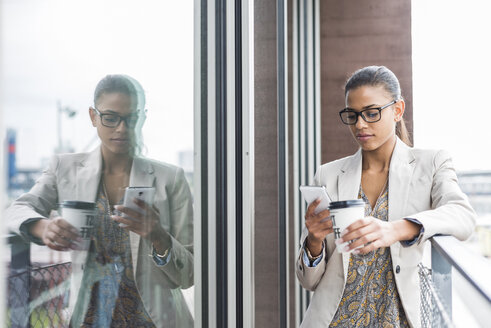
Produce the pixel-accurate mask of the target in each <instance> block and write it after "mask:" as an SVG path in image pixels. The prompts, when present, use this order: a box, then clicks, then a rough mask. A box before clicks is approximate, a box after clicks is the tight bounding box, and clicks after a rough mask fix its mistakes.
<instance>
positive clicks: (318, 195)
mask: <svg viewBox="0 0 491 328" xmlns="http://www.w3.org/2000/svg"><path fill="white" fill-rule="evenodd" d="M300 191H301V192H302V195H303V199H305V201H306V202H307V204H309V205H310V204H311V203H312V202H313V201H315V200H316V199H320V203H319V205H317V207H316V208H315V213H319V212H321V211H324V210H327V209H328V207H329V204H330V203H331V197H329V194H328V193H327V190H326V188H324V187H323V186H300Z"/></svg>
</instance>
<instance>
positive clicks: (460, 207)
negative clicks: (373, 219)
mask: <svg viewBox="0 0 491 328" xmlns="http://www.w3.org/2000/svg"><path fill="white" fill-rule="evenodd" d="M361 169H362V152H361V150H358V152H357V153H356V154H354V155H352V156H349V157H345V158H342V159H340V160H336V161H333V162H330V163H327V164H324V165H322V166H321V167H320V168H319V169H318V171H317V173H316V176H315V178H314V181H315V184H316V185H322V186H325V187H326V189H327V192H328V193H329V195H330V196H331V198H332V200H334V201H337V200H347V199H356V198H358V191H359V188H360V182H361ZM388 215H389V218H388V220H389V221H395V220H401V219H403V218H415V219H417V220H418V221H419V222H421V223H422V224H423V227H424V234H423V236H422V238H421V239H420V240H419V242H418V243H416V244H414V245H412V246H410V247H403V246H402V245H401V244H400V243H399V242H397V243H395V244H393V245H392V246H390V254H391V257H392V265H393V267H392V269H393V272H394V276H395V282H396V285H397V290H398V292H399V295H400V299H401V302H402V305H403V307H404V311H405V313H406V316H407V318H408V320H409V324H410V325H411V327H420V326H421V323H420V315H419V311H420V294H419V293H420V290H419V278H418V268H417V265H418V263H420V262H421V258H422V256H423V249H424V245H423V244H424V241H426V240H427V239H428V238H430V237H431V236H433V235H435V234H448V235H453V236H455V237H456V238H458V239H460V240H464V239H467V238H468V237H469V236H470V235H471V233H472V232H473V230H474V226H475V213H474V211H473V209H472V208H471V206H470V204H469V202H468V200H467V197H466V196H465V194H464V193H463V192H462V191H461V190H460V188H459V186H458V184H457V176H456V174H455V171H454V168H453V165H452V161H451V158H450V156H449V155H448V154H447V153H446V152H445V151H435V150H421V149H414V148H409V147H408V146H407V145H406V144H404V143H403V142H402V141H401V140H399V139H397V143H396V146H395V149H394V152H393V154H392V158H391V162H390V169H389V214H388ZM307 233H308V232H307V230H306V228H304V231H303V234H302V238H301V240H300V245H301V246H303V244H304V241H305V238H306V236H307ZM325 245H326V247H325V250H324V254H323V260H322V261H321V262H320V263H319V264H318V265H317V266H316V267H308V266H306V265H305V264H304V261H303V247H300V251H299V256H298V259H297V262H296V266H295V268H296V274H297V277H298V279H299V280H300V284H301V285H302V286H303V287H304V288H306V289H308V290H311V291H314V294H313V297H312V300H311V303H310V305H309V308H308V309H307V312H306V313H305V319H304V320H303V322H302V325H301V327H312V328H313V327H319V328H320V327H328V326H329V324H330V322H331V320H332V319H333V317H334V314H335V313H336V310H337V307H338V304H339V302H340V300H341V297H342V295H343V291H344V287H345V284H346V277H347V273H348V265H349V255H346V254H342V255H341V254H340V253H338V252H337V251H335V244H334V238H333V234H329V235H328V236H327V237H326V240H325Z"/></svg>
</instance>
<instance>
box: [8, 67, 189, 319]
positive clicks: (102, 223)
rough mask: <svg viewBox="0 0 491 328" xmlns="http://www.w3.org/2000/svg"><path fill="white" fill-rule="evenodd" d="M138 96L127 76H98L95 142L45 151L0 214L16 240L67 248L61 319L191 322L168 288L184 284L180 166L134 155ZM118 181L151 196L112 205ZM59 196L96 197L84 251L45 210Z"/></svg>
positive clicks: (70, 230) (185, 219) (185, 233)
mask: <svg viewBox="0 0 491 328" xmlns="http://www.w3.org/2000/svg"><path fill="white" fill-rule="evenodd" d="M144 105H145V97H144V94H143V90H142V88H141V86H140V84H139V83H138V82H137V81H136V80H134V79H132V78H131V77H129V76H125V75H108V76H106V77H105V78H103V79H102V80H101V81H100V82H99V84H98V85H97V87H96V90H95V93H94V105H93V106H91V107H90V108H89V117H90V120H91V123H92V125H93V126H94V127H95V128H96V129H97V134H98V136H99V138H100V142H101V144H100V147H98V148H97V149H95V150H94V151H92V152H90V153H78V154H63V155H56V156H54V158H53V160H52V161H51V164H50V165H49V167H48V169H47V170H46V171H44V173H43V175H42V177H41V178H40V179H39V181H38V182H37V183H36V185H35V186H34V187H33V188H32V189H31V190H30V191H29V192H28V193H27V194H24V195H22V196H21V197H20V198H18V199H17V200H16V201H15V202H14V203H13V204H12V205H11V206H10V208H9V209H8V210H7V213H6V216H7V218H8V220H9V225H10V229H11V230H12V231H14V232H16V233H18V234H20V235H21V236H23V237H24V238H25V239H26V240H28V241H33V242H36V243H38V244H41V245H46V246H47V247H49V248H51V249H53V250H57V251H66V250H70V251H71V254H72V276H71V281H70V283H71V289H70V306H69V308H70V310H71V313H72V317H71V321H70V326H71V327H192V326H193V321H192V317H191V315H190V313H189V311H188V309H187V306H186V304H185V302H184V299H183V297H182V294H181V292H180V290H179V289H178V287H183V288H187V287H189V286H191V285H192V284H193V245H192V241H193V226H192V219H193V210H192V199H191V194H190V190H189V186H188V184H187V182H186V180H185V177H184V173H183V170H182V169H180V168H177V167H174V166H172V165H168V164H164V163H159V162H156V161H152V160H149V159H146V158H143V157H141V156H139V153H140V149H141V127H142V125H143V121H144V119H145V110H144ZM128 186H137V187H154V188H155V197H154V199H153V204H152V205H150V204H146V203H145V202H143V201H135V203H136V205H137V206H138V207H139V208H140V209H141V211H134V210H131V209H130V208H127V207H124V206H122V205H121V204H122V201H123V195H124V189H125V188H126V187H128ZM64 200H70V201H73V200H77V201H85V202H95V203H96V207H97V217H96V220H95V229H94V230H95V234H94V236H93V240H92V241H91V245H90V248H89V250H88V251H80V250H78V246H77V241H80V235H79V234H78V232H77V230H76V229H75V228H74V227H73V226H71V225H70V224H69V223H68V222H67V221H66V220H65V219H64V218H63V217H60V216H59V215H54V216H53V215H51V216H50V213H51V211H53V210H56V209H57V204H58V203H61V202H63V201H64ZM123 214H125V215H123Z"/></svg>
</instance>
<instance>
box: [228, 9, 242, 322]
mask: <svg viewBox="0 0 491 328" xmlns="http://www.w3.org/2000/svg"><path fill="white" fill-rule="evenodd" d="M225 11H226V17H225V20H226V31H227V33H226V38H225V40H226V44H225V45H224V46H225V53H226V63H227V65H226V73H225V77H226V82H225V84H226V92H227V100H226V108H227V111H226V120H225V121H226V139H227V140H226V148H227V151H226V166H227V190H228V192H227V194H226V197H227V216H226V224H227V228H226V238H227V243H226V246H227V267H226V270H227V300H228V307H227V312H228V313H227V327H234V326H236V324H237V321H236V314H237V310H238V309H237V307H236V306H233V305H234V304H237V298H238V297H239V295H238V294H237V290H236V275H237V270H236V269H237V266H236V261H239V262H240V261H241V259H242V254H238V253H237V246H236V239H237V238H236V237H237V236H236V233H237V231H236V225H237V220H240V217H237V212H236V203H237V201H236V197H237V189H236V188H237V185H238V184H239V185H240V179H238V175H237V174H236V165H237V164H238V163H237V158H236V151H237V149H236V146H237V145H236V141H237V136H236V133H237V129H236V110H237V103H236V97H237V92H236V74H237V73H240V71H239V72H237V71H236V56H235V55H236V39H235V28H236V26H235V23H236V19H235V2H234V1H228V2H227V5H226V10H225ZM237 41H240V40H237ZM239 95H240V92H239ZM238 132H240V130H239V131H238ZM239 203H240V202H239ZM239 292H240V291H239ZM239 314H240V309H239Z"/></svg>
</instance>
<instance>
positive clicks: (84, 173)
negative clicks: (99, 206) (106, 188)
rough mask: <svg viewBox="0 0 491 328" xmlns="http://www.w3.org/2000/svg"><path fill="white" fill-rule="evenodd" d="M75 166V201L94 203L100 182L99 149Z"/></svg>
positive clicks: (100, 158)
mask: <svg viewBox="0 0 491 328" xmlns="http://www.w3.org/2000/svg"><path fill="white" fill-rule="evenodd" d="M75 165H77V178H76V180H75V181H77V186H76V190H77V193H76V195H77V199H76V200H80V201H84V202H94V201H95V199H96V197H97V189H98V188H99V182H100V180H101V171H102V155H101V150H100V148H99V147H97V149H95V150H94V151H92V152H90V153H89V154H88V155H87V157H86V158H84V159H82V160H81V161H80V162H78V163H75Z"/></svg>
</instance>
